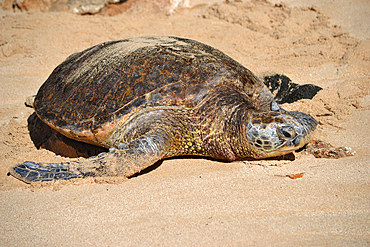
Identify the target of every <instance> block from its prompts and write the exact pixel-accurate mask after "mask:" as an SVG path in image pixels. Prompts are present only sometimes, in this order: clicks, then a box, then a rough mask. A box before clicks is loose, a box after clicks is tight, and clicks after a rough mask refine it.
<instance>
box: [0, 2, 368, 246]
mask: <svg viewBox="0 0 370 247" xmlns="http://www.w3.org/2000/svg"><path fill="white" fill-rule="evenodd" d="M0 3H2V4H3V5H4V4H5V3H6V1H5V2H4V1H2V2H0ZM144 3H145V4H143V2H140V1H137V2H134V3H133V6H132V7H131V8H130V9H128V10H127V11H121V12H123V13H122V14H119V15H114V16H110V17H109V16H104V15H99V14H98V15H83V16H81V15H76V14H74V13H72V12H71V11H69V12H68V11H67V12H52V11H46V12H41V11H39V10H37V9H36V10H35V9H33V10H30V11H27V12H25V11H23V12H20V11H15V12H13V11H12V10H1V11H0V18H1V21H0V30H1V31H0V65H1V66H0V82H1V83H0V85H1V87H0V160H1V166H0V217H1V221H0V229H1V235H0V236H1V237H0V245H1V246H15V245H21V246H78V245H80V246H86V245H91V246H138V245H142V246H147V245H149V246H151V245H156V246H173V245H177V246H210V245H211V246H297V245H300V246H369V245H370V162H369V160H370V138H369V136H370V129H369V126H370V55H369V54H370V32H369V27H370V19H369V16H370V14H369V13H370V4H369V3H368V2H367V1H366V0H355V1H345V0H337V1H331V0H324V1H316V0H315V1H310V2H308V1H299V0H297V1H295V0H287V1H285V3H283V4H281V3H280V2H279V1H277V0H274V1H273V2H267V1H253V2H247V1H244V2H234V1H230V2H229V3H222V2H221V1H208V2H207V1H202V0H194V1H191V0H190V2H189V5H188V6H189V7H181V8H177V9H175V10H174V11H173V13H172V14H171V15H169V13H168V11H167V12H166V11H161V8H158V6H167V7H166V8H167V10H168V5H166V3H165V2H164V1H163V2H161V1H153V2H150V1H146V2H144ZM149 3H151V4H149ZM154 3H155V4H154ZM160 4H162V5H160ZM153 6H154V7H153ZM145 35H176V36H181V37H186V38H192V39H195V40H198V41H201V42H204V43H207V44H209V45H212V46H214V47H216V48H218V49H220V50H222V51H224V52H225V53H227V54H228V55H230V56H231V57H233V58H234V59H236V60H237V61H239V62H240V63H242V64H243V65H245V66H246V67H248V68H249V69H250V70H252V71H253V72H255V73H256V74H258V75H264V73H266V72H275V73H279V74H284V75H287V76H288V77H289V78H291V79H292V81H293V82H295V83H298V84H306V83H313V84H315V85H318V86H320V87H322V88H323V90H321V91H320V92H319V93H318V94H317V95H316V96H315V97H314V98H313V99H312V100H301V101H299V102H295V103H292V104H285V105H284V107H285V108H287V109H290V110H292V109H295V110H300V111H304V112H307V113H309V114H311V115H313V116H314V117H315V118H316V119H317V120H318V121H319V126H318V128H317V131H316V133H315V138H318V139H322V140H325V141H327V142H329V143H331V144H333V145H334V146H347V147H351V148H352V150H353V151H355V152H356V154H355V155H354V156H351V157H347V158H342V159H317V158H314V157H313V156H312V155H308V154H304V153H303V152H300V153H295V154H294V155H295V159H294V160H293V161H290V160H262V161H252V162H247V161H246V162H233V163H225V162H221V161H220V162H219V161H214V160H207V159H201V158H199V159H169V160H165V161H163V162H160V163H159V165H158V166H157V167H156V168H155V169H153V170H152V171H150V172H148V173H145V174H142V175H139V176H136V177H134V178H131V179H128V180H127V179H123V178H118V179H116V180H112V181H105V182H101V181H100V182H99V181H93V180H91V179H90V180H85V181H83V182H81V181H79V182H66V183H55V184H47V185H46V186H44V185H42V184H37V185H27V184H25V183H22V182H20V181H19V180H17V179H15V178H13V177H11V176H8V175H7V173H8V170H9V168H10V167H11V166H13V165H16V164H18V163H21V162H23V161H26V160H32V161H37V162H40V161H65V160H68V159H69V158H67V157H61V156H58V155H56V154H55V153H53V152H51V151H48V150H46V149H37V148H36V147H35V144H34V143H33V142H32V141H31V138H30V135H29V132H28V129H27V119H28V117H29V116H30V115H31V114H32V113H33V110H32V109H31V108H28V107H26V106H25V104H24V101H25V99H26V97H27V96H29V95H33V94H35V93H36V92H37V90H38V88H39V87H40V85H41V84H42V83H43V82H44V81H45V80H46V78H47V77H48V76H49V74H50V73H51V71H52V70H53V69H54V68H55V67H56V66H57V65H58V64H59V63H61V62H62V61H63V60H64V59H65V58H66V57H67V56H68V55H70V54H72V53H74V52H78V51H81V50H83V49H85V48H88V47H90V46H93V45H95V44H98V43H101V42H104V41H108V40H117V39H123V38H129V37H134V36H145ZM301 173H302V175H303V176H302V177H301V178H297V179H291V178H289V177H287V176H286V175H294V174H301ZM293 177H294V176H293ZM108 182H109V183H108Z"/></svg>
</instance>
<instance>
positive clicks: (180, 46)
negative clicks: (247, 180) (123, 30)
mask: <svg viewBox="0 0 370 247" xmlns="http://www.w3.org/2000/svg"><path fill="white" fill-rule="evenodd" d="M34 108H35V112H36V114H37V116H38V117H39V118H40V119H41V120H42V121H43V122H45V123H46V124H47V125H49V126H50V127H52V128H53V129H55V130H57V131H58V132H60V133H62V134H63V135H65V136H67V137H69V138H72V139H74V140H77V141H81V142H86V143H90V144H94V145H98V146H102V147H106V148H109V151H108V152H107V153H102V154H99V155H98V156H96V157H91V158H88V159H84V160H76V161H71V162H65V163H34V162H29V161H27V162H24V163H22V164H19V165H17V166H15V167H13V168H11V171H10V173H11V174H12V175H13V176H15V177H16V178H18V179H20V180H22V181H24V182H26V183H31V182H35V181H51V180H58V179H71V178H84V177H89V176H95V177H101V176H124V177H130V176H132V175H134V174H136V173H138V172H140V171H142V170H143V169H145V168H147V167H149V166H151V165H153V164H154V163H155V162H157V161H159V160H161V159H164V158H168V157H174V156H181V155H197V156H206V157H213V158H216V159H221V160H227V161H234V160H243V159H245V158H247V157H252V158H256V159H261V158H266V157H273V156H280V155H283V154H287V153H290V152H292V151H294V150H297V149H299V148H301V147H302V146H304V145H305V144H306V143H307V142H308V141H309V139H310V135H311V133H312V131H313V130H314V129H315V128H316V125H317V122H316V120H315V119H314V118H313V117H311V116H310V115H308V114H305V113H301V112H296V111H290V112H288V111H285V110H284V109H283V108H281V107H280V106H279V105H278V104H277V103H276V101H275V100H274V98H273V96H272V94H271V92H270V91H269V90H268V88H267V87H266V86H265V85H264V84H263V82H262V81H261V80H260V79H259V78H257V77H256V76H255V75H254V74H253V73H252V72H251V71H249V70H248V69H246V68H245V67H243V66H242V65H241V64H239V63H238V62H236V61H234V60H233V59H231V58H230V57H229V56H227V55H225V54H224V53H222V52H221V51H219V50H217V49H215V48H212V47H210V46H208V45H205V44H202V43H200V42H197V41H194V40H190V39H184V38H178V37H139V38H131V39H125V40H119V41H111V42H106V43H102V44H99V45H96V46H93V47H91V48H89V49H87V50H85V51H82V52H79V53H75V54H73V55H71V56H69V57H68V58H67V59H66V60H65V61H64V62H63V63H62V64H60V65H59V66H58V67H56V68H55V70H54V71H53V72H52V74H51V75H50V76H49V78H48V79H47V80H46V82H45V83H44V84H43V85H42V86H41V88H40V89H39V91H38V93H37V95H36V98H35V101H34Z"/></svg>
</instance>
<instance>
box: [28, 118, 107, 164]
mask: <svg viewBox="0 0 370 247" xmlns="http://www.w3.org/2000/svg"><path fill="white" fill-rule="evenodd" d="M27 122H28V131H29V133H30V137H31V140H32V142H33V143H34V145H35V147H36V148H37V149H40V148H44V149H47V150H49V151H52V152H53V153H55V154H57V155H61V156H64V157H69V158H78V157H85V158H88V157H91V156H95V155H97V154H99V153H102V152H106V151H107V149H106V148H103V147H98V146H94V145H91V144H88V143H84V142H79V141H75V140H73V139H70V138H68V137H66V136H64V135H62V134H60V133H59V132H57V131H56V130H54V129H52V128H51V127H49V126H48V125H47V124H45V123H44V122H43V121H42V120H41V119H39V118H38V116H37V115H36V113H33V114H31V115H30V116H29V117H28V119H27Z"/></svg>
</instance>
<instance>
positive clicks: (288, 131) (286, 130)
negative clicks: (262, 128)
mask: <svg viewBox="0 0 370 247" xmlns="http://www.w3.org/2000/svg"><path fill="white" fill-rule="evenodd" d="M277 133H278V135H279V136H280V137H281V138H283V139H290V138H292V137H294V136H296V132H295V130H294V128H292V127H290V126H281V127H279V128H277Z"/></svg>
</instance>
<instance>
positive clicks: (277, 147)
mask: <svg viewBox="0 0 370 247" xmlns="http://www.w3.org/2000/svg"><path fill="white" fill-rule="evenodd" d="M316 125H317V121H316V120H315V119H314V118H313V117H311V116H310V115H308V114H305V113H302V112H295V111H292V112H288V111H285V110H282V109H281V110H276V111H270V112H257V113H253V114H252V116H250V117H249V120H248V121H247V123H246V127H247V128H246V131H247V139H248V142H249V143H250V147H251V149H252V153H253V157H254V158H267V157H273V156H280V155H283V154H287V153H290V152H292V151H294V150H297V149H299V148H301V147H303V146H304V145H305V144H306V143H307V142H309V141H310V138H311V133H312V131H313V130H314V129H315V128H316Z"/></svg>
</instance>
